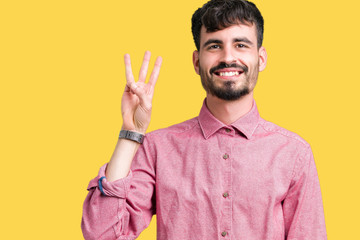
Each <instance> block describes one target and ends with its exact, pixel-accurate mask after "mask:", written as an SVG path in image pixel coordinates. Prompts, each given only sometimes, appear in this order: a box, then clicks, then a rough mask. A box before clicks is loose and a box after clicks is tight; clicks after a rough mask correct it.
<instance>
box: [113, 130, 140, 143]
mask: <svg viewBox="0 0 360 240" xmlns="http://www.w3.org/2000/svg"><path fill="white" fill-rule="evenodd" d="M144 137H145V135H143V134H141V133H138V132H132V131H128V130H121V131H120V134H119V138H125V139H129V140H132V141H134V142H138V143H143V141H144Z"/></svg>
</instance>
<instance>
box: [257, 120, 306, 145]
mask: <svg viewBox="0 0 360 240" xmlns="http://www.w3.org/2000/svg"><path fill="white" fill-rule="evenodd" d="M258 127H259V128H260V131H263V132H265V133H267V134H270V135H273V136H275V137H276V138H278V139H283V140H286V141H287V142H292V143H294V144H296V145H298V146H299V147H301V148H303V149H308V148H309V147H310V145H309V143H308V142H307V141H306V140H305V139H303V138H302V137H301V136H299V135H298V134H297V133H295V132H292V131H290V130H288V129H285V128H283V127H280V126H279V125H276V124H275V123H272V122H269V121H267V120H264V119H261V120H260V121H259V125H258Z"/></svg>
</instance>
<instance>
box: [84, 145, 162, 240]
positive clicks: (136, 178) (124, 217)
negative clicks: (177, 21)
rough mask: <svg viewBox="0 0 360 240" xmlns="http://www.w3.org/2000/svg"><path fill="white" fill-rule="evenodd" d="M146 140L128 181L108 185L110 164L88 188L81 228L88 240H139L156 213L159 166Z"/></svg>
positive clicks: (134, 160)
mask: <svg viewBox="0 0 360 240" xmlns="http://www.w3.org/2000/svg"><path fill="white" fill-rule="evenodd" d="M151 155H152V154H151V153H150V151H149V150H148V143H147V141H144V143H143V144H142V146H140V147H139V149H138V151H137V153H136V155H135V157H134V159H133V162H132V165H131V169H130V172H129V175H128V176H127V177H125V178H122V179H118V180H116V181H113V182H108V181H107V180H106V178H103V177H104V176H105V170H106V166H107V164H105V165H104V166H102V167H101V168H100V171H99V174H98V176H97V177H96V178H94V179H92V180H91V181H90V183H89V186H88V191H89V192H88V195H87V197H86V199H85V202H84V205H83V216H82V222H81V228H82V231H83V235H84V238H85V239H86V240H92V239H94V240H95V239H96V240H99V239H101V240H105V239H106V240H107V239H109V240H110V239H136V238H137V237H138V236H139V235H140V233H141V232H142V231H143V230H144V229H145V228H146V227H147V226H148V225H149V223H150V221H151V218H152V215H153V214H155V212H156V210H155V209H156V207H155V206H156V204H155V166H154V160H153V158H152V157H151Z"/></svg>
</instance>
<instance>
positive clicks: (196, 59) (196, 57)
mask: <svg viewBox="0 0 360 240" xmlns="http://www.w3.org/2000/svg"><path fill="white" fill-rule="evenodd" d="M193 64H194V69H195V72H196V73H197V74H198V75H200V73H199V51H197V50H195V51H194V52H193Z"/></svg>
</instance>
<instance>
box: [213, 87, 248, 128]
mask: <svg viewBox="0 0 360 240" xmlns="http://www.w3.org/2000/svg"><path fill="white" fill-rule="evenodd" d="M253 100H254V96H253V92H250V93H249V94H247V95H245V96H243V97H242V98H240V99H238V100H234V101H228V100H223V99H220V98H218V97H215V96H213V95H211V94H207V96H206V105H207V107H208V109H209V110H210V112H211V113H212V115H214V117H216V118H217V119H218V120H219V121H221V122H222V123H224V124H226V125H230V124H231V123H233V122H235V121H236V120H238V119H239V118H241V117H242V116H244V115H245V114H247V113H248V112H249V111H250V110H251V108H252V105H253Z"/></svg>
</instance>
